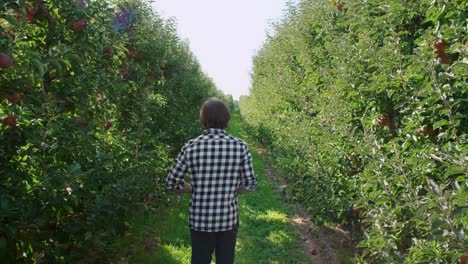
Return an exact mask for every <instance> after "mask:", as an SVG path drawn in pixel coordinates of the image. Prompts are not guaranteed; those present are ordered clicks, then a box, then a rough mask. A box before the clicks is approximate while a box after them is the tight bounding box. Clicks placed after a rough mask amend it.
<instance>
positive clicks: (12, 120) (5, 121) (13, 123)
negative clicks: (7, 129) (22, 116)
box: [2, 116, 16, 127]
mask: <svg viewBox="0 0 468 264" xmlns="http://www.w3.org/2000/svg"><path fill="white" fill-rule="evenodd" d="M2 125H4V126H11V127H15V126H16V119H15V118H14V117H12V116H9V117H5V118H4V119H3V120H2Z"/></svg>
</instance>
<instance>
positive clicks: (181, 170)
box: [164, 146, 187, 191]
mask: <svg viewBox="0 0 468 264" xmlns="http://www.w3.org/2000/svg"><path fill="white" fill-rule="evenodd" d="M185 149H186V146H184V147H183V148H182V150H181V151H180V153H179V155H178V156H177V159H176V160H175V161H174V163H173V164H172V168H171V171H170V172H169V175H168V176H167V178H166V182H165V183H164V186H165V187H166V188H167V189H168V190H170V191H177V190H181V189H182V188H183V187H184V177H185V172H186V171H187V163H186V157H185Z"/></svg>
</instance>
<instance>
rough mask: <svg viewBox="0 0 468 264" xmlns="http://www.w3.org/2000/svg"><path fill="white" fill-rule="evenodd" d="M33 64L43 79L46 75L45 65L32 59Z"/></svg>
mask: <svg viewBox="0 0 468 264" xmlns="http://www.w3.org/2000/svg"><path fill="white" fill-rule="evenodd" d="M32 63H33V64H34V67H36V70H37V72H38V73H39V76H40V77H43V76H44V74H45V70H44V65H43V64H42V62H40V61H39V60H38V59H32Z"/></svg>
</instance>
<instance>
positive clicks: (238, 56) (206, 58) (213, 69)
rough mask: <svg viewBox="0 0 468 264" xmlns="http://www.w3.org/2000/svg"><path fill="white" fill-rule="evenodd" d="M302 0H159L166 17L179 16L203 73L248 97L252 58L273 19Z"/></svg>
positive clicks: (230, 91)
mask: <svg viewBox="0 0 468 264" xmlns="http://www.w3.org/2000/svg"><path fill="white" fill-rule="evenodd" d="M287 2H292V3H295V2H297V0H292V1H288V0H229V1H228V0H197V1H194V0H156V1H155V2H154V3H153V4H152V6H153V8H154V9H155V10H156V11H157V12H158V13H159V14H160V15H161V16H162V17H163V18H166V19H167V18H174V19H175V20H176V25H177V31H178V35H179V36H180V38H181V39H183V40H185V41H187V42H188V43H189V45H190V49H191V50H192V52H193V53H194V54H195V56H196V57H197V59H198V61H199V62H200V64H201V67H202V69H203V71H204V72H205V73H206V74H207V75H208V76H209V77H210V78H211V79H213V81H214V83H215V84H216V86H217V87H218V89H220V90H222V91H223V92H224V93H225V94H231V95H232V96H233V97H234V99H238V98H239V96H240V95H248V93H249V88H250V72H251V70H252V59H253V57H254V55H255V54H256V53H257V51H258V50H259V49H260V48H261V47H262V44H263V42H264V40H265V38H266V33H267V32H268V30H269V29H270V24H271V22H277V21H279V20H280V19H281V17H282V16H283V13H284V12H285V10H286V8H287Z"/></svg>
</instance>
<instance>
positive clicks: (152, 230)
mask: <svg viewBox="0 0 468 264" xmlns="http://www.w3.org/2000/svg"><path fill="white" fill-rule="evenodd" d="M228 132H229V133H230V134H231V135H233V136H236V137H239V138H241V139H244V140H247V141H248V137H247V135H246V133H245V131H244V130H243V129H242V127H241V121H240V117H239V115H238V114H237V113H234V115H233V119H232V121H231V124H230V128H229V129H228ZM249 147H250V150H251V152H252V156H253V160H254V169H255V173H256V175H257V177H258V179H259V182H258V187H257V191H256V192H254V193H250V194H246V195H242V196H240V197H239V205H240V209H239V210H240V228H239V233H238V240H237V246H236V260H235V263H238V264H244V263H245V264H251V263H278V264H279V263H281V264H286V263H294V264H296V263H307V262H308V257H307V254H306V252H305V250H304V249H303V241H301V238H300V234H299V233H298V232H297V231H296V230H295V229H294V227H293V226H292V225H291V224H290V221H289V220H288V215H290V214H291V213H292V212H291V210H293V209H291V208H290V207H286V206H285V205H284V204H283V202H282V201H281V197H280V195H279V194H277V193H276V192H275V191H274V186H273V183H272V181H271V180H270V179H269V178H268V177H267V175H266V172H265V164H264V163H263V161H262V160H261V158H260V157H259V155H258V152H257V150H256V149H255V148H254V147H253V146H249ZM189 198H190V197H189V196H187V195H185V196H176V195H174V196H170V198H169V199H170V201H169V203H170V204H171V205H172V206H171V207H170V208H166V209H163V210H161V211H158V212H159V213H158V215H152V216H150V217H142V218H141V219H136V220H135V222H133V223H132V228H131V230H130V231H131V233H132V234H133V236H134V237H133V238H129V239H128V241H126V242H125V243H127V244H128V247H127V250H128V251H130V252H128V253H127V255H129V257H128V258H127V257H125V258H120V259H119V260H117V262H118V263H165V264H170V263H190V251H191V249H190V233H189V228H188V219H187V217H188V216H187V213H188V204H189ZM156 238H157V239H156ZM125 243H124V244H123V245H121V246H120V247H124V248H125V247H126V244H125ZM132 245H133V246H132ZM135 245H140V246H138V247H137V248H135ZM119 255H120V254H119Z"/></svg>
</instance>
